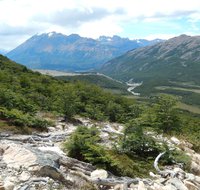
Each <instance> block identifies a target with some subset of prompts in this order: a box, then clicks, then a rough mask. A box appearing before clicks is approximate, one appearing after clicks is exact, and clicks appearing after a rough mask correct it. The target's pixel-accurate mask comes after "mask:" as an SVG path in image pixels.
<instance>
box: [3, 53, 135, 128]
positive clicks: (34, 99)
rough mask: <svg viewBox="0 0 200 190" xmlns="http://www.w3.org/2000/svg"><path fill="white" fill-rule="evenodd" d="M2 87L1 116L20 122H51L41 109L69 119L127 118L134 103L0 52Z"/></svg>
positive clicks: (42, 123) (39, 124) (39, 125)
mask: <svg viewBox="0 0 200 190" xmlns="http://www.w3.org/2000/svg"><path fill="white" fill-rule="evenodd" d="M0 89H1V90H0V106H1V118H5V119H6V120H7V119H8V121H9V122H10V123H11V124H14V125H19V126H30V127H37V128H40V127H41V128H42V127H46V126H47V125H48V124H47V123H46V122H44V121H42V120H40V119H38V118H37V117H36V115H37V113H39V112H55V113H57V114H61V115H64V116H65V118H66V119H69V120H70V119H71V118H72V117H73V116H74V115H76V114H80V115H83V116H86V117H89V118H91V119H98V120H111V121H118V122H124V121H125V120H126V119H127V117H130V116H129V115H130V113H131V105H132V104H133V101H132V100H128V99H125V98H122V97H119V96H114V95H112V94H110V93H106V92H104V91H103V90H102V89H100V88H99V87H97V86H94V85H91V84H86V83H81V82H64V81H61V80H57V79H54V78H53V77H49V76H45V75H41V74H39V73H37V72H33V71H31V70H28V69H27V68H26V67H25V66H21V65H19V64H16V63H14V62H12V61H10V60H9V59H7V58H6V57H4V56H0ZM113 114H114V115H113Z"/></svg>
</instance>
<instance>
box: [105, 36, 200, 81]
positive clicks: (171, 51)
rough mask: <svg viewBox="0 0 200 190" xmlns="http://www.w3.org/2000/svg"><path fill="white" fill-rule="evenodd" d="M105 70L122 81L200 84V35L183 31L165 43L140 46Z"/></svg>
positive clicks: (115, 60)
mask: <svg viewBox="0 0 200 190" xmlns="http://www.w3.org/2000/svg"><path fill="white" fill-rule="evenodd" d="M101 72H102V73H104V74H106V75H109V76H111V77H113V78H116V79H121V80H122V81H127V80H129V79H131V78H133V79H134V80H135V81H143V82H144V84H145V83H146V84H148V83H149V81H151V83H152V82H153V83H154V84H155V85H157V84H159V83H160V84H162V85H166V84H169V81H174V82H180V83H183V82H187V83H191V84H198V85H200V74H199V73H200V36H193V37H192V36H187V35H181V36H178V37H174V38H172V39H169V40H167V41H165V42H162V43H157V44H155V45H152V46H147V47H143V48H138V49H135V50H132V51H129V52H127V53H126V54H124V55H122V56H119V57H117V58H115V59H113V60H111V61H109V62H107V63H106V64H104V65H103V67H102V68H101Z"/></svg>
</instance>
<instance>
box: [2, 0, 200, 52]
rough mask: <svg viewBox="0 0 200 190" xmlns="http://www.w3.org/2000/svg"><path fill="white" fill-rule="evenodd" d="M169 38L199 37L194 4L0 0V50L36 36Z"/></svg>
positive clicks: (186, 0)
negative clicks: (76, 35)
mask: <svg viewBox="0 0 200 190" xmlns="http://www.w3.org/2000/svg"><path fill="white" fill-rule="evenodd" d="M51 31H56V32H60V33H63V34H66V35H69V34H71V33H77V34H79V35H81V36H83V37H91V38H98V37H99V36H101V35H106V36H113V35H119V36H122V37H128V38H130V39H139V38H140V39H141V38H143V39H155V38H162V39H169V38H171V37H174V36H178V35H180V34H187V35H200V1H199V0H173V1H172V0H168V1H166V0H0V41H1V43H0V49H6V50H11V49H13V48H15V47H16V46H18V45H19V44H21V43H22V42H24V41H25V40H26V39H28V38H30V37H31V36H33V35H34V34H37V33H39V34H40V33H45V32H51Z"/></svg>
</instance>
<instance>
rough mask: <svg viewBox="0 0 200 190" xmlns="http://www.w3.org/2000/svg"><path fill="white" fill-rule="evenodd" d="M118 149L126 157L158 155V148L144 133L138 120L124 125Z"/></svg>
mask: <svg viewBox="0 0 200 190" xmlns="http://www.w3.org/2000/svg"><path fill="white" fill-rule="evenodd" d="M120 147H121V149H122V151H123V152H125V153H126V154H128V155H137V156H141V157H152V156H155V155H157V154H158V153H159V146H158V145H157V144H156V142H155V140H154V139H153V138H152V137H150V136H148V135H147V134H145V133H144V131H143V127H142V121H141V120H140V119H135V120H132V121H131V122H130V123H128V124H127V125H126V128H125V131H124V135H123V138H122V140H121V142H120Z"/></svg>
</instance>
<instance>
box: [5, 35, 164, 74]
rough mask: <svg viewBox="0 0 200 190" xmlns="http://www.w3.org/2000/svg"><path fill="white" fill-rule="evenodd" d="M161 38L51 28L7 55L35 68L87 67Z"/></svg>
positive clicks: (83, 68) (78, 68) (79, 69)
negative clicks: (87, 34)
mask: <svg viewBox="0 0 200 190" xmlns="http://www.w3.org/2000/svg"><path fill="white" fill-rule="evenodd" d="M160 41H162V40H160V39H156V40H152V41H148V40H143V39H142V40H130V39H128V38H121V37H119V36H113V37H107V36H101V37H99V38H98V39H92V38H85V37H81V36H79V35H78V34H71V35H69V36H67V35H64V34H61V33H56V32H50V33H43V34H37V35H34V36H32V37H31V38H30V39H28V40H27V41H25V42H24V43H23V44H21V45H19V46H18V47H16V48H15V49H13V50H12V51H10V52H8V53H7V54H6V55H7V56H8V57H9V58H10V59H12V60H14V61H16V62H18V63H21V64H24V65H25V66H28V67H29V68H33V69H53V70H65V71H85V70H90V69H96V68H99V67H100V66H101V65H102V64H103V63H105V62H106V61H108V60H110V59H112V58H114V57H117V56H119V55H122V54H123V53H125V52H127V51H129V50H132V49H135V48H138V47H143V46H147V45H151V44H155V43H158V42H160Z"/></svg>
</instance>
